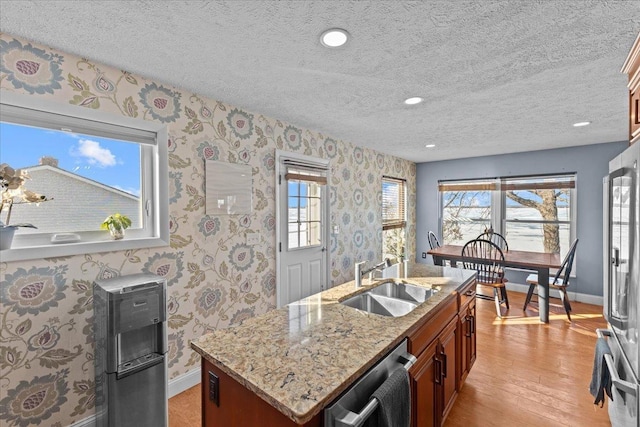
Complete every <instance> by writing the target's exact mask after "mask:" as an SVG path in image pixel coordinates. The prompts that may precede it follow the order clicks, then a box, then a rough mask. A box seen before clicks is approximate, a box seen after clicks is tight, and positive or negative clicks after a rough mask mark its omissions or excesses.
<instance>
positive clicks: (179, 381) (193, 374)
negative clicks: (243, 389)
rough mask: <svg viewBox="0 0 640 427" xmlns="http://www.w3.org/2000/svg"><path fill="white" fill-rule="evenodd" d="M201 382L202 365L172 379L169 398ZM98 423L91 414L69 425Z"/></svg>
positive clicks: (78, 426) (91, 426)
mask: <svg viewBox="0 0 640 427" xmlns="http://www.w3.org/2000/svg"><path fill="white" fill-rule="evenodd" d="M198 384H200V367H199V366H198V367H197V368H195V369H192V370H190V371H189V372H187V373H186V374H182V375H178V376H177V377H175V378H174V379H172V380H169V388H168V394H169V398H172V397H173V396H175V395H176V394H180V393H182V392H183V391H185V390H187V389H190V388H191V387H193V386H195V385H198ZM95 425H96V416H95V414H94V415H91V416H90V417H87V418H85V419H83V420H80V421H76V422H75V423H73V424H71V425H70V426H69V427H94V426H95Z"/></svg>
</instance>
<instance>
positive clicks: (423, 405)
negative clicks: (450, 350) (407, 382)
mask: <svg viewBox="0 0 640 427" xmlns="http://www.w3.org/2000/svg"><path fill="white" fill-rule="evenodd" d="M439 348H440V344H439V342H438V341H437V340H435V341H434V342H433V343H431V344H430V345H429V346H428V347H427V348H426V349H424V351H423V352H422V353H420V355H419V356H418V360H417V361H416V363H415V364H414V365H413V366H412V367H411V369H410V370H409V376H410V378H411V401H412V405H411V406H412V407H413V408H412V409H413V413H412V414H411V420H412V425H413V427H433V426H437V425H439V424H438V423H437V421H438V419H439V416H438V415H439V412H438V410H437V406H436V405H437V399H436V390H439V383H440V382H441V381H442V362H441V361H440V360H439V359H438V358H437V357H436V350H437V349H439Z"/></svg>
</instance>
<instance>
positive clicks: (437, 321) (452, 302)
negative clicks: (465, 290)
mask: <svg viewBox="0 0 640 427" xmlns="http://www.w3.org/2000/svg"><path fill="white" fill-rule="evenodd" d="M457 314H458V307H457V300H456V298H455V297H454V296H453V295H451V297H450V299H449V300H448V302H443V306H442V308H441V309H440V310H438V312H437V313H435V314H434V315H433V316H431V317H429V318H428V319H426V320H425V321H424V322H423V324H422V325H421V326H418V327H417V328H416V329H414V330H413V331H411V333H410V334H409V352H410V353H411V354H413V355H416V354H420V352H421V351H422V350H424V349H425V348H426V347H427V346H428V345H429V343H430V342H431V341H433V340H434V339H435V338H436V337H437V336H438V334H439V333H440V332H441V331H442V330H443V329H444V327H445V326H447V323H449V321H450V320H451V319H452V318H453V317H455V316H457Z"/></svg>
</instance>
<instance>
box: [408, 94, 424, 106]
mask: <svg viewBox="0 0 640 427" xmlns="http://www.w3.org/2000/svg"><path fill="white" fill-rule="evenodd" d="M422 101H423V99H422V98H420V97H419V96H414V97H412V98H407V99H405V100H404V103H405V104H407V105H416V104H420V103H421V102H422Z"/></svg>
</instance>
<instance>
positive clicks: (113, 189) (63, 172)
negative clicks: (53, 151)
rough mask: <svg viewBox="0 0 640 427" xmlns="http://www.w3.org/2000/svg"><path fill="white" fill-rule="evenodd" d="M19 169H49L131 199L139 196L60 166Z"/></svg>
mask: <svg viewBox="0 0 640 427" xmlns="http://www.w3.org/2000/svg"><path fill="white" fill-rule="evenodd" d="M20 170H23V171H26V172H29V174H31V172H37V171H41V170H50V171H52V172H55V173H59V174H62V175H65V176H68V177H70V178H73V179H77V180H78V181H82V182H85V183H87V184H90V185H95V186H96V187H100V188H102V189H104V190H107V191H112V192H114V193H117V194H119V195H121V196H125V197H129V198H131V199H133V200H136V201H138V200H139V197H137V196H134V195H133V194H131V193H127V192H126V191H123V190H120V189H118V188H115V187H111V186H109V185H105V184H103V183H101V182H99V181H95V180H93V179H90V178H85V177H84V176H80V175H77V174H75V173H73V172H69V171H67V170H64V169H60V168H58V167H55V166H50V165H36V166H28V167H26V168H21V169H20Z"/></svg>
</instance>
